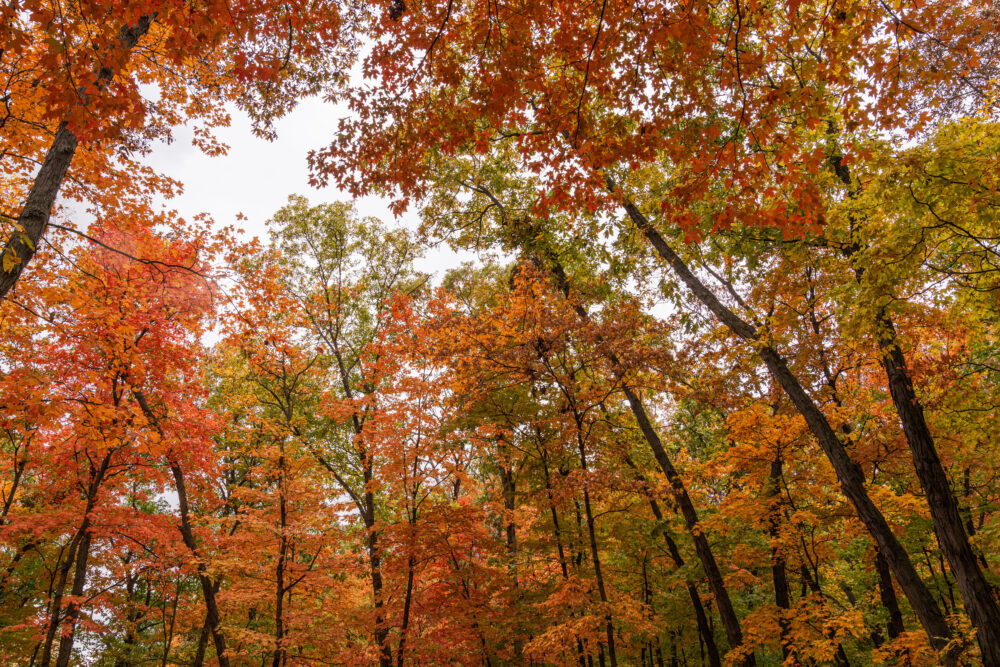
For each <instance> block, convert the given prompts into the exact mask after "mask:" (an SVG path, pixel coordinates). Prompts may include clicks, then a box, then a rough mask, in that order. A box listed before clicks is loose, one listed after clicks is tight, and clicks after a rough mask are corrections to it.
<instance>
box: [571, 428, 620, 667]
mask: <svg viewBox="0 0 1000 667" xmlns="http://www.w3.org/2000/svg"><path fill="white" fill-rule="evenodd" d="M581 428H582V425H581V424H580V422H579V419H578V420H577V445H578V447H579V450H580V469H581V470H583V471H584V472H586V471H587V453H586V450H585V449H584V443H583V437H582V436H581V435H580V429H581ZM583 510H584V513H585V514H586V517H587V535H588V537H589V539H590V557H591V562H592V563H593V566H594V578H595V579H596V580H597V593H598V595H599V596H600V598H601V603H602V604H603V605H604V608H605V609H606V610H607V609H609V607H608V592H607V588H606V587H605V585H604V574H603V573H602V571H601V557H600V552H599V551H598V550H597V532H596V526H595V523H594V512H593V510H592V509H591V506H590V491H589V490H588V489H587V487H586V486H584V487H583ZM604 628H605V635H606V637H607V640H608V657H609V659H610V660H611V667H617V665H618V656H617V654H616V652H615V627H614V624H613V623H612V621H611V613H610V611H608V612H606V615H605V617H604ZM601 662H602V664H603V662H604V650H603V648H602V650H601Z"/></svg>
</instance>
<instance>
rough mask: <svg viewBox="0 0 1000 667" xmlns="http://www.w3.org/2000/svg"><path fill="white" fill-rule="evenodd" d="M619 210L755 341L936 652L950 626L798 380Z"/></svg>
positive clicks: (655, 242) (635, 214)
mask: <svg viewBox="0 0 1000 667" xmlns="http://www.w3.org/2000/svg"><path fill="white" fill-rule="evenodd" d="M625 209H626V211H627V212H628V214H629V217H630V218H631V219H632V221H633V223H635V225H636V226H637V227H638V228H639V231H641V232H642V234H643V235H644V236H645V237H646V238H647V240H648V241H649V242H650V244H651V245H652V246H653V248H654V249H655V250H656V252H657V253H658V254H659V255H660V257H661V258H662V259H663V260H664V261H666V262H667V263H668V264H669V265H670V267H671V268H672V269H673V271H674V273H675V274H676V275H677V276H678V277H679V278H680V279H681V281H682V282H683V283H684V284H685V285H686V286H687V288H688V289H689V290H690V291H691V293H692V294H694V296H695V297H696V298H697V299H698V300H699V301H701V302H702V304H704V305H705V306H706V307H707V308H708V309H709V310H710V311H712V313H713V314H714V315H715V316H716V318H718V320H719V321H720V322H721V323H722V324H723V325H725V326H726V327H727V328H728V329H729V330H730V331H732V332H733V333H734V334H736V335H737V336H739V337H740V338H742V339H744V340H746V341H747V342H750V343H753V344H754V345H755V346H756V349H757V354H758V356H759V357H760V359H761V361H763V362H764V365H765V366H766V367H767V370H768V372H769V373H770V374H771V377H772V378H773V379H774V380H775V382H777V383H778V384H779V385H780V386H781V387H782V389H783V390H784V391H785V393H786V394H787V395H788V397H789V398H790V399H791V401H792V404H793V405H794V406H795V408H796V410H798V412H799V414H801V415H802V417H803V418H804V419H805V422H806V424H807V425H808V427H809V430H810V431H811V432H812V434H813V436H814V437H815V438H816V440H817V441H818V442H819V445H820V447H821V448H822V450H823V452H824V453H825V454H826V457H827V458H828V459H829V461H830V463H831V465H832V466H833V469H834V471H835V472H836V474H837V479H838V480H839V482H840V487H841V490H842V491H843V493H844V495H845V496H846V497H847V499H848V500H849V501H850V502H851V504H852V505H853V506H854V508H855V511H856V512H857V514H858V517H859V518H860V519H861V521H862V523H864V524H865V527H866V528H867V529H868V532H869V533H870V534H871V536H872V538H873V539H874V540H875V543H876V544H877V545H878V548H879V550H880V551H881V552H882V553H883V554H884V556H885V559H886V561H887V563H888V564H889V568H890V569H891V571H892V573H893V575H894V576H895V577H896V580H897V581H898V582H899V585H900V588H902V589H903V592H904V593H905V594H906V597H907V599H908V600H909V602H910V606H911V607H913V610H914V612H915V613H916V614H917V617H918V618H919V619H920V623H921V625H922V626H923V628H924V630H925V632H926V633H927V635H928V638H929V640H930V643H931V646H933V647H934V649H935V650H937V651H939V652H940V651H943V650H944V649H945V648H946V647H947V646H948V642H949V638H950V636H951V629H950V628H949V627H948V623H947V622H946V620H945V617H944V615H943V614H942V613H941V609H940V608H939V607H938V605H937V602H936V601H935V600H934V598H933V596H932V595H931V593H930V591H929V590H928V588H927V586H926V585H925V584H924V582H923V581H922V580H921V579H920V576H919V575H918V574H917V571H916V568H914V566H913V563H912V562H911V561H910V557H909V555H908V554H907V553H906V551H905V550H904V549H903V546H902V545H901V544H900V543H899V540H898V539H896V536H895V535H894V534H893V532H892V529H891V528H890V527H889V524H888V522H886V520H885V517H884V516H883V515H882V513H881V512H880V511H879V509H878V508H877V507H876V506H875V503H873V502H872V500H871V497H869V495H868V490H867V489H866V487H865V480H864V475H863V474H862V472H861V469H860V467H859V466H858V465H857V464H856V463H855V462H854V461H852V460H851V458H850V456H849V455H848V453H847V450H846V449H845V448H844V445H843V443H842V442H841V441H840V439H839V438H838V437H837V435H836V433H835V432H834V430H833V428H832V427H831V426H830V423H829V422H828V421H827V419H826V416H825V415H824V414H823V413H822V411H821V410H820V409H819V408H818V407H817V406H816V404H815V403H814V402H813V400H812V399H811V398H810V397H809V395H808V394H807V393H806V391H805V389H803V388H802V385H801V384H800V383H799V381H798V379H797V378H796V377H795V375H794V374H793V373H792V372H791V370H790V369H789V368H788V363H787V361H786V360H785V359H784V357H782V356H781V355H780V354H779V353H778V352H777V350H775V348H774V347H772V346H771V345H769V344H768V343H767V342H766V341H763V340H761V338H760V336H759V335H758V334H757V331H756V330H755V329H754V328H753V327H752V326H751V325H750V324H748V323H747V322H745V321H744V320H742V319H740V318H739V317H738V316H737V315H736V314H735V313H733V312H732V311H731V310H730V309H729V308H727V307H726V306H725V305H723V304H722V302H721V301H719V299H718V298H717V297H716V296H715V294H713V293H712V292H711V290H709V289H708V288H707V287H706V286H705V284H704V283H702V282H701V280H699V279H698V278H697V276H695V275H694V274H693V273H692V272H691V270H690V269H689V268H688V267H687V265H686V264H685V263H684V262H683V261H682V260H681V258H680V257H679V256H678V255H677V253H675V252H674V250H673V249H672V248H671V247H670V246H669V245H668V244H667V242H666V241H665V240H664V239H663V237H662V236H660V234H659V232H657V231H656V230H655V229H653V227H652V225H651V224H650V223H649V221H648V220H647V219H646V217H645V216H644V215H643V214H642V212H641V211H639V209H638V208H637V207H636V206H635V204H633V203H631V202H626V203H625ZM942 658H943V659H944V660H945V662H946V664H953V663H954V661H955V658H954V656H952V655H950V652H949V654H948V655H943V656H942Z"/></svg>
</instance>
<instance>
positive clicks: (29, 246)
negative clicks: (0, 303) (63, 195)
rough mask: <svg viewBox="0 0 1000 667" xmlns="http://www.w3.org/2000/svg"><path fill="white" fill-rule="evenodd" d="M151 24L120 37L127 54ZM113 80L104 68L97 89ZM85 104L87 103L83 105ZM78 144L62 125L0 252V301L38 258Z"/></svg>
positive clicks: (147, 18) (141, 23) (124, 31)
mask: <svg viewBox="0 0 1000 667" xmlns="http://www.w3.org/2000/svg"><path fill="white" fill-rule="evenodd" d="M152 21H153V17H152V16H143V17H141V18H140V19H139V20H138V21H136V24H135V25H134V26H125V27H123V28H122V30H121V32H120V33H119V34H118V43H119V47H120V48H121V49H122V50H124V51H125V52H126V53H127V52H128V51H131V50H132V49H133V48H134V47H135V45H136V44H137V43H138V42H139V39H140V38H141V37H142V36H143V35H145V34H146V32H147V31H148V30H149V26H150V24H151V23H152ZM113 76H114V71H113V70H111V69H110V68H108V67H102V68H101V69H100V70H98V72H97V88H98V89H102V88H103V87H104V86H106V85H107V84H108V82H110V81H111V78H112V77H113ZM86 102H87V101H86V99H84V101H83V103H84V104H86ZM77 143H78V142H77V138H76V135H75V134H73V132H72V131H71V130H70V129H69V127H67V124H66V122H65V121H64V122H62V123H60V124H59V127H58V129H57V130H56V134H55V137H54V138H53V139H52V145H51V146H49V150H48V152H47V153H46V154H45V160H44V161H43V162H42V167H41V169H39V170H38V174H36V175H35V181H34V183H32V185H31V189H30V190H29V191H28V197H27V199H26V200H25V202H24V206H23V207H22V208H21V213H20V215H18V216H17V224H18V225H19V226H20V227H21V229H23V232H15V233H13V234H12V235H11V237H10V238H9V239H8V240H7V244H6V245H5V246H4V249H3V251H2V252H0V299H2V298H3V297H4V296H5V295H6V294H7V292H9V291H10V290H11V289H12V288H13V287H14V285H15V284H16V283H17V280H18V278H20V277H21V274H22V273H23V272H24V269H25V267H26V266H27V265H28V262H30V261H31V258H32V257H34V255H35V250H36V249H37V247H38V244H39V243H40V242H41V240H42V235H43V234H45V229H46V227H48V224H49V217H50V216H51V214H52V206H53V204H54V203H55V200H56V195H58V194H59V187H60V186H61V185H62V182H63V180H64V179H65V178H66V172H67V171H68V170H69V166H70V163H71V162H72V161H73V155H74V154H75V153H76V147H77ZM8 265H9V266H8ZM8 269H9V270H8Z"/></svg>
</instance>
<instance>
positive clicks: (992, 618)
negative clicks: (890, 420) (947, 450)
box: [876, 309, 1000, 667]
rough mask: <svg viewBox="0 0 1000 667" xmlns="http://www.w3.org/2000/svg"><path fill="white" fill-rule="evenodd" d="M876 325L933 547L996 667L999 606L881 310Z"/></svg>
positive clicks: (990, 665)
mask: <svg viewBox="0 0 1000 667" xmlns="http://www.w3.org/2000/svg"><path fill="white" fill-rule="evenodd" d="M876 324H877V327H878V332H877V336H878V345H879V350H880V351H881V352H882V358H881V362H882V368H883V369H884V370H885V374H886V378H887V380H888V382H889V394H890V395H891V396H892V402H893V404H894V405H895V406H896V413H897V414H898V415H899V419H900V421H901V422H902V424H903V433H904V434H905V436H906V441H907V443H909V446H910V453H911V455H912V458H913V467H914V469H915V470H916V472H917V479H919V480H920V487H921V488H922V489H923V491H924V495H925V496H926V498H927V506H928V507H929V508H930V513H931V519H932V520H933V521H934V531H935V532H936V533H937V538H938V544H939V545H940V547H941V551H942V553H943V554H944V557H945V558H946V559H947V560H948V565H949V567H950V568H951V572H952V574H953V575H954V576H955V582H956V583H957V584H958V590H959V592H960V593H961V594H962V601H963V602H964V603H965V611H966V613H967V614H968V615H969V619H970V620H971V621H972V625H973V627H975V628H976V641H978V642H979V649H980V653H981V657H982V661H983V664H984V665H985V666H986V667H1000V605H998V604H997V600H996V597H995V596H994V592H993V587H992V585H990V583H989V582H988V581H987V580H986V577H985V576H984V575H983V571H982V569H981V568H980V566H979V561H978V559H977V557H976V553H975V551H973V550H972V545H971V544H969V537H968V535H967V534H966V531H965V526H964V522H963V520H962V512H961V510H960V508H959V505H958V500H957V499H956V497H955V494H953V493H952V491H951V484H950V483H949V481H948V474H947V473H946V472H945V469H944V465H943V464H942V463H941V459H940V457H939V456H938V453H937V447H936V446H935V444H934V438H933V437H932V435H931V431H930V427H929V426H928V425H927V420H926V418H925V417H924V408H923V406H922V405H921V403H920V400H919V399H918V398H917V394H916V392H915V391H914V388H913V381H912V380H911V378H910V374H909V371H908V370H907V366H906V358H905V357H904V356H903V351H902V349H900V346H899V342H898V340H897V337H896V329H895V327H894V326H893V323H892V320H891V318H890V317H889V315H888V313H886V311H885V310H882V309H880V310H879V312H878V314H877V323H876Z"/></svg>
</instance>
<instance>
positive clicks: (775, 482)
mask: <svg viewBox="0 0 1000 667" xmlns="http://www.w3.org/2000/svg"><path fill="white" fill-rule="evenodd" d="M782 465H783V461H782V459H781V455H780V454H779V455H778V456H775V457H774V459H773V460H772V461H771V471H770V476H769V478H768V482H769V488H768V489H767V493H766V496H767V497H768V498H769V499H770V500H771V501H772V502H773V503H774V506H772V507H771V508H770V509H769V512H770V518H769V519H768V526H767V534H768V537H769V538H770V541H771V547H770V548H771V582H772V583H773V584H774V603H775V604H776V605H777V606H778V609H780V610H781V614H782V616H781V619H780V620H779V622H778V623H779V625H780V626H781V637H780V638H779V641H780V642H781V657H782V659H784V660H788V656H789V655H791V651H790V650H789V645H790V643H791V642H790V641H789V639H788V618H787V617H786V616H785V614H787V612H788V610H789V609H790V608H791V606H792V596H791V592H790V591H789V589H788V575H787V573H786V571H785V557H784V555H782V553H781V550H780V549H779V548H778V546H777V543H778V539H779V537H780V525H779V522H778V517H779V516H780V514H781V513H780V512H779V511H778V507H777V504H778V502H779V494H780V489H781V486H780V485H781V468H782Z"/></svg>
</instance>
